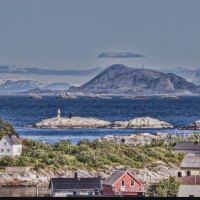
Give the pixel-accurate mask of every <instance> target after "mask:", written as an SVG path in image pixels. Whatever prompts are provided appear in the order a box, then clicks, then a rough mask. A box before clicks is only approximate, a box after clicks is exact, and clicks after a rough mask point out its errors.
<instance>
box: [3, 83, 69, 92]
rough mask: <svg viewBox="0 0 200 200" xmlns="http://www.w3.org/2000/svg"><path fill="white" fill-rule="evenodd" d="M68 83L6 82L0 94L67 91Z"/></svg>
mask: <svg viewBox="0 0 200 200" xmlns="http://www.w3.org/2000/svg"><path fill="white" fill-rule="evenodd" d="M69 87H70V85H69V84H68V83H50V84H47V83H40V82H38V81H33V80H6V81H4V82H3V83H1V84H0V94H5V93H19V92H25V91H29V90H33V89H40V90H67V89H69Z"/></svg>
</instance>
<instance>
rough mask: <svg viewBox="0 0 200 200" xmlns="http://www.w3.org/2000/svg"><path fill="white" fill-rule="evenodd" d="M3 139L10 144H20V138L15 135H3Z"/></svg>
mask: <svg viewBox="0 0 200 200" xmlns="http://www.w3.org/2000/svg"><path fill="white" fill-rule="evenodd" d="M4 138H5V140H6V141H8V142H9V143H10V144H11V145H18V144H22V143H21V141H20V139H19V138H17V137H16V136H15V135H11V136H9V135H6V136H4Z"/></svg>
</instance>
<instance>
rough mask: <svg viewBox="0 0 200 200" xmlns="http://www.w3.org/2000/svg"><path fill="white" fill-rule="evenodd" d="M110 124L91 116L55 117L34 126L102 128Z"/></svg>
mask: <svg viewBox="0 0 200 200" xmlns="http://www.w3.org/2000/svg"><path fill="white" fill-rule="evenodd" d="M108 125H110V122H109V121H104V120H101V119H97V118H93V117H88V118H86V117H71V118H65V117H56V118H51V119H45V120H42V121H41V122H39V123H36V124H35V125H34V126H33V127H35V128H103V127H106V126H108Z"/></svg>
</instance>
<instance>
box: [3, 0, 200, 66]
mask: <svg viewBox="0 0 200 200" xmlns="http://www.w3.org/2000/svg"><path fill="white" fill-rule="evenodd" d="M104 52H132V53H134V54H141V55H144V56H145V58H113V59H112V58H98V55H99V54H101V53H104ZM143 62H144V63H145V67H146V68H148V67H151V68H155V69H156V68H162V67H163V68H166V67H188V68H189V67H191V68H197V67H199V66H200V0H0V64H9V65H11V64H15V65H17V66H19V67H33V66H37V67H43V68H45V67H46V68H61V69H62V68H65V69H72V68H77V69H84V68H91V67H101V66H106V65H109V64H111V63H124V64H128V65H130V66H133V67H134V66H141V65H142V63H143Z"/></svg>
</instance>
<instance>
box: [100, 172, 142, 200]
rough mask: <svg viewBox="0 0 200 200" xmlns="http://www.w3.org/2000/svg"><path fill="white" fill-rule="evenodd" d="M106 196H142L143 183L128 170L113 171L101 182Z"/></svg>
mask: <svg viewBox="0 0 200 200" xmlns="http://www.w3.org/2000/svg"><path fill="white" fill-rule="evenodd" d="M103 194H104V195H106V196H123V197H126V196H127V197H128V196H129V197H144V196H145V190H144V185H143V184H141V183H140V182H139V181H138V180H137V179H136V178H134V177H133V175H132V174H131V173H129V172H128V171H115V172H113V173H112V174H111V175H110V176H109V177H108V178H107V179H106V180H104V182H103Z"/></svg>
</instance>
